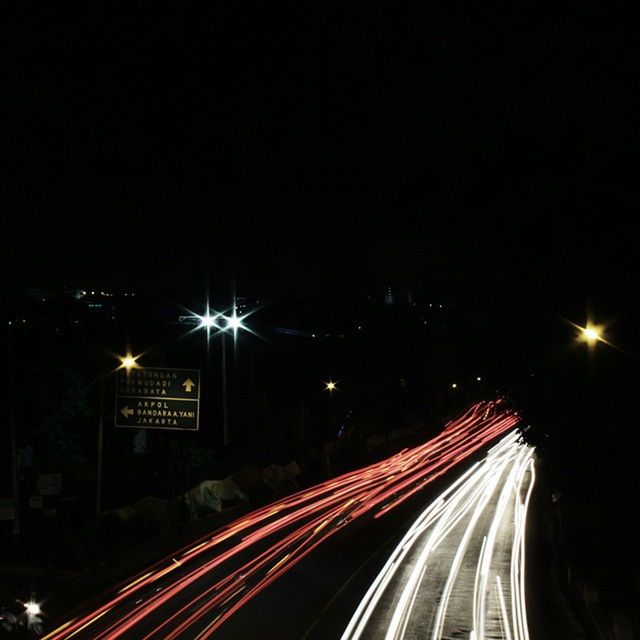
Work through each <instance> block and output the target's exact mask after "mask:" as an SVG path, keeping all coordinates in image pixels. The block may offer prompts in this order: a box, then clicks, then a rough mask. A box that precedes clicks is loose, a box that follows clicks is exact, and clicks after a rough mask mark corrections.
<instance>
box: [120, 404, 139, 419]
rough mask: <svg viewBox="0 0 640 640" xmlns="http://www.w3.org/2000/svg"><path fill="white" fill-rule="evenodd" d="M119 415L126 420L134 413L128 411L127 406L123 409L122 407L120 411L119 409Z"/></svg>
mask: <svg viewBox="0 0 640 640" xmlns="http://www.w3.org/2000/svg"><path fill="white" fill-rule="evenodd" d="M120 413H121V414H122V415H123V416H124V417H125V418H128V417H129V416H132V415H133V414H134V413H135V412H134V410H133V409H129V405H125V406H124V407H122V409H120Z"/></svg>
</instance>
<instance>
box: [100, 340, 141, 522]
mask: <svg viewBox="0 0 640 640" xmlns="http://www.w3.org/2000/svg"><path fill="white" fill-rule="evenodd" d="M138 358H139V356H132V355H131V354H130V353H128V354H127V355H126V356H122V357H120V358H119V360H120V366H119V367H117V368H116V371H118V370H119V369H124V370H125V371H126V372H127V374H129V372H130V371H131V369H135V368H137V367H139V366H140V365H138V363H137V362H136V360H137V359H138ZM111 373H114V372H113V371H110V372H109V373H108V374H105V375H102V376H100V380H99V393H98V456H97V457H98V460H97V463H96V524H98V525H100V514H101V513H102V459H103V443H104V383H105V378H106V377H107V375H110V374H111Z"/></svg>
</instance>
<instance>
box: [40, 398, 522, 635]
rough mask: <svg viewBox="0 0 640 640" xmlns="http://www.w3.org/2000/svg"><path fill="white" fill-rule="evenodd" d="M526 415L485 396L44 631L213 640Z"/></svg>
mask: <svg viewBox="0 0 640 640" xmlns="http://www.w3.org/2000/svg"><path fill="white" fill-rule="evenodd" d="M519 420H520V419H519V417H518V415H517V414H516V413H515V412H513V411H511V410H507V409H505V408H503V406H502V403H501V402H500V401H496V402H486V401H485V402H479V403H476V404H474V405H472V406H471V407H470V408H469V409H468V410H467V411H465V412H464V413H463V414H462V415H461V416H459V417H458V418H456V419H454V420H452V421H450V422H449V423H447V424H446V425H445V428H444V429H443V431H442V432H441V433H440V434H438V435H437V436H436V437H434V438H432V439H431V440H429V441H428V442H426V443H424V444H421V445H419V446H416V447H413V448H411V449H405V450H403V451H401V452H399V453H397V454H395V455H394V456H391V457H390V458H387V459H385V460H382V461H380V462H376V463H374V464H371V465H369V466H367V467H364V468H362V469H357V470H355V471H351V472H348V473H345V474H343V475H341V476H339V477H337V478H334V479H332V480H330V481H327V482H322V483H320V484H318V485H316V486H314V487H311V488H309V489H305V490H302V491H299V492H297V493H295V494H293V495H291V496H288V497H286V498H283V499H281V500H277V501H275V502H273V503H271V504H269V505H267V506H265V507H262V508H259V509H256V510H255V511H253V512H252V513H250V514H248V515H246V516H243V517H241V518H239V519H238V520H236V521H235V522H232V523H231V524H229V525H227V526H225V527H223V528H221V529H218V530H216V531H214V532H212V533H210V534H208V535H207V536H204V537H202V538H201V539H199V540H197V541H195V542H194V543H192V544H190V545H188V546H186V547H184V548H183V549H180V550H178V551H176V552H175V553H174V554H172V555H171V556H169V557H168V558H165V559H164V560H162V561H160V562H158V563H156V564H155V565H153V566H152V567H148V568H146V569H145V570H144V571H142V572H140V573H139V574H138V575H137V576H132V577H131V578H130V579H129V580H127V581H125V582H123V583H122V584H120V585H118V586H116V587H115V588H114V589H113V590H111V591H110V592H108V593H106V594H104V595H103V596H102V599H101V600H100V601H99V602H100V604H98V605H96V606H95V608H92V610H90V611H88V610H86V609H85V611H82V612H80V613H78V614H77V615H76V616H74V617H73V618H72V619H71V620H70V621H67V622H65V623H64V624H63V625H61V626H60V627H58V629H56V630H55V631H52V632H51V633H49V634H48V635H47V636H45V638H44V640H65V639H67V638H71V637H74V638H78V639H79V638H90V639H91V640H116V639H117V638H121V637H123V636H124V637H132V636H131V635H130V634H131V633H135V637H136V638H143V639H144V640H160V639H161V640H174V639H176V640H177V639H178V638H194V637H197V638H199V639H201V640H205V639H206V638H209V637H211V635H212V634H213V633H214V632H215V630H216V629H217V628H218V627H219V626H220V625H222V624H223V623H224V621H225V620H227V619H228V618H229V617H230V616H231V615H233V614H234V613H235V612H236V611H237V610H238V609H239V608H241V607H242V605H243V604H244V603H246V602H248V601H249V600H250V599H251V598H253V597H254V596H255V595H257V594H258V593H260V592H261V591H262V590H263V589H265V588H266V587H267V586H268V585H269V584H271V583H272V582H273V581H274V580H276V579H278V577H280V576H281V575H282V574H284V573H285V572H286V571H288V570H289V569H290V568H291V567H293V566H294V565H295V564H296V563H298V562H299V561H300V560H301V559H302V558H304V557H306V556H307V555H308V554H309V553H311V552H312V551H313V550H314V549H315V548H316V547H317V546H318V545H320V544H322V543H323V542H324V541H325V540H327V539H328V538H330V537H331V536H333V535H334V534H335V533H336V532H338V531H340V530H341V529H342V528H343V527H345V526H348V525H349V524H350V523H352V522H354V521H356V520H358V519H360V518H364V517H380V516H382V515H384V514H385V513H386V512H388V511H389V510H391V509H393V508H395V507H396V506H398V505H399V504H401V503H402V502H404V501H405V500H407V499H408V498H409V497H410V496H412V495H414V494H415V493H416V492H418V491H420V490H422V489H423V488H424V487H425V486H427V485H428V484H429V483H430V482H432V481H433V480H435V479H436V478H438V477H440V476H441V475H442V474H444V473H445V472H446V471H448V470H449V469H451V468H452V467H453V466H455V465H456V464H458V463H460V461H462V460H464V459H466V458H468V457H469V456H470V455H472V454H473V453H474V452H476V451H478V450H479V449H480V448H482V447H484V446H485V445H487V444H488V443H490V442H492V441H493V440H495V439H496V438H498V437H499V436H501V435H503V434H504V433H506V432H507V431H509V430H511V429H513V428H514V427H515V426H516V425H517V424H518V422H519ZM494 457H495V456H494ZM496 464H497V463H496ZM445 508H447V509H451V507H448V506H447V505H441V507H440V509H441V510H442V509H445ZM460 517H462V516H460ZM448 526H449V525H446V526H445V525H443V528H444V530H443V535H444V533H445V532H446V529H447V527H448ZM518 557H520V554H518ZM508 602H509V603H511V602H512V594H509V599H508ZM512 606H513V605H511V608H512ZM510 624H513V623H510ZM517 638H519V637H517Z"/></svg>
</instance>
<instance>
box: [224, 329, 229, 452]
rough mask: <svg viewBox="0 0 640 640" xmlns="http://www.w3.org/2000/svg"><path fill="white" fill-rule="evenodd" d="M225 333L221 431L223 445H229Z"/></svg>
mask: <svg viewBox="0 0 640 640" xmlns="http://www.w3.org/2000/svg"><path fill="white" fill-rule="evenodd" d="M226 335H227V333H226V331H223V332H222V433H223V442H224V446H225V447H227V446H229V414H228V405H227V343H226V340H225V337H226Z"/></svg>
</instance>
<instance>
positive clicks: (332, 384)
mask: <svg viewBox="0 0 640 640" xmlns="http://www.w3.org/2000/svg"><path fill="white" fill-rule="evenodd" d="M324 388H325V391H335V390H336V389H337V387H336V383H335V382H333V380H329V382H325V385H324Z"/></svg>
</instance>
